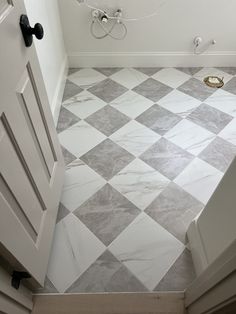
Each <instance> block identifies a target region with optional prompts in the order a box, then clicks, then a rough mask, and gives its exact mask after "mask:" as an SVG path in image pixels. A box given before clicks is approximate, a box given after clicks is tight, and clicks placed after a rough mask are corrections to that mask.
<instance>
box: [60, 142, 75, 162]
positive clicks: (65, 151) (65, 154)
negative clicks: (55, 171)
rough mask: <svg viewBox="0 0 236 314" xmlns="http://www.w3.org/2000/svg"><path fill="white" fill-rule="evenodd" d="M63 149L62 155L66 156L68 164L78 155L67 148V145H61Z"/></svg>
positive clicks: (65, 159) (65, 160)
mask: <svg viewBox="0 0 236 314" xmlns="http://www.w3.org/2000/svg"><path fill="white" fill-rule="evenodd" d="M61 150H62V155H63V157H64V162H65V165H66V166H67V165H68V164H70V163H71V162H72V161H74V160H75V159H76V157H75V156H74V155H73V154H72V153H70V152H69V151H68V150H67V149H65V147H63V146H61Z"/></svg>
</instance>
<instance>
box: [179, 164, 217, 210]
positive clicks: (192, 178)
mask: <svg viewBox="0 0 236 314" xmlns="http://www.w3.org/2000/svg"><path fill="white" fill-rule="evenodd" d="M222 177H223V173H222V172H221V171H219V170H217V169H216V168H214V167H212V166H211V165H209V164H208V163H206V162H205V161H202V160H201V159H198V158H196V159H194V161H193V162H192V163H191V164H190V165H189V166H188V167H186V168H185V169H184V171H183V172H182V173H181V174H180V175H179V176H178V177H177V178H176V179H175V180H174V182H175V183H176V184H178V185H179V186H181V187H182V188H183V189H184V190H185V191H187V192H188V193H190V194H192V195H193V196H194V197H195V198H197V199H198V200H199V201H201V202H202V203H203V204H206V203H207V202H208V200H209V199H210V197H211V195H212V193H213V192H214V190H215V189H216V187H217V185H218V184H219V182H220V180H221V179H222Z"/></svg>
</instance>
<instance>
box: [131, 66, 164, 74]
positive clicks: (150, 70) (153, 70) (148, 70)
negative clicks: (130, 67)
mask: <svg viewBox="0 0 236 314" xmlns="http://www.w3.org/2000/svg"><path fill="white" fill-rule="evenodd" d="M135 70H137V71H140V72H142V73H143V74H146V75H148V76H152V75H154V74H156V73H157V72H158V71H160V70H162V68H135Z"/></svg>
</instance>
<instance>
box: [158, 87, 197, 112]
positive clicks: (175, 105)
mask: <svg viewBox="0 0 236 314" xmlns="http://www.w3.org/2000/svg"><path fill="white" fill-rule="evenodd" d="M200 104H201V101H199V100H197V99H196V98H193V97H191V96H189V95H187V94H184V93H182V92H180V91H178V90H173V91H172V92H171V93H170V94H168V95H167V96H165V97H163V98H162V99H161V100H159V101H158V105H160V106H161V107H163V108H165V109H167V110H169V111H171V112H173V113H175V114H177V115H179V116H180V117H182V118H186V117H187V116H188V115H189V114H190V113H191V112H192V111H193V110H195V109H196V108H197V107H198V106H199V105H200Z"/></svg>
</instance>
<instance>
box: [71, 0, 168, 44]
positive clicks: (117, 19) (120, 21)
mask: <svg viewBox="0 0 236 314" xmlns="http://www.w3.org/2000/svg"><path fill="white" fill-rule="evenodd" d="M76 1H77V2H78V3H79V4H80V5H84V6H86V7H87V8H89V9H91V10H94V11H96V12H98V15H99V14H100V15H101V14H103V15H105V17H106V19H107V20H113V21H114V23H113V25H112V26H111V28H110V29H107V28H106V27H105V26H104V24H103V21H102V20H101V19H100V17H99V16H94V18H93V21H92V23H91V25H90V32H91V34H92V36H93V37H94V38H96V39H104V38H106V37H107V36H109V37H111V38H113V39H115V40H123V39H125V37H126V35H127V33H128V30H127V27H126V25H125V24H124V21H140V20H144V19H148V18H151V17H153V16H156V15H157V14H158V13H159V9H160V7H162V6H163V5H164V3H165V2H166V0H164V1H162V3H161V4H160V5H159V7H158V9H157V10H156V11H154V12H153V13H151V14H149V15H146V16H142V17H139V18H125V17H123V16H122V15H121V14H118V15H114V16H110V15H108V14H107V13H106V12H105V11H104V10H102V9H100V8H97V7H95V6H92V5H90V4H88V3H87V0H76ZM117 12H118V11H117ZM119 13H121V11H119ZM96 22H97V23H96ZM95 24H98V25H99V26H100V28H101V29H102V30H103V31H104V34H103V35H100V36H99V35H96V33H95V30H94V26H95ZM116 25H120V26H122V28H123V34H122V36H120V37H117V36H114V35H112V31H113V30H114V28H115V26H116Z"/></svg>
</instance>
